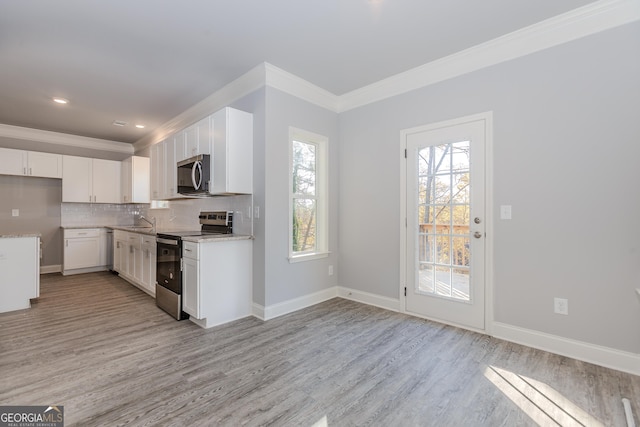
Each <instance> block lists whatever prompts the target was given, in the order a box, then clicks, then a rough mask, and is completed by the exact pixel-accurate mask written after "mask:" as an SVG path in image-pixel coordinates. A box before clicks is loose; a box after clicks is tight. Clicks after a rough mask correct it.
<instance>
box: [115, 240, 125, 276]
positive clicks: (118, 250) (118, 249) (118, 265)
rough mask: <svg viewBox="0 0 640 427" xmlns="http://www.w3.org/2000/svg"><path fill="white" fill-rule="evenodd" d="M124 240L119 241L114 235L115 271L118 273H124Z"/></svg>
mask: <svg viewBox="0 0 640 427" xmlns="http://www.w3.org/2000/svg"><path fill="white" fill-rule="evenodd" d="M123 246H124V245H123V244H122V239H119V238H117V237H116V235H115V234H114V239H113V271H116V272H118V273H120V272H122V250H123V249H122V248H123Z"/></svg>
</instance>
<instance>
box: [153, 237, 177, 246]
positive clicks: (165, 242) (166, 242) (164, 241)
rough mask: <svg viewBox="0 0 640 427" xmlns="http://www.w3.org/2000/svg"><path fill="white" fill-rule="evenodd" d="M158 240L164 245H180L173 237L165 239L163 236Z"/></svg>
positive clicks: (157, 240)
mask: <svg viewBox="0 0 640 427" xmlns="http://www.w3.org/2000/svg"><path fill="white" fill-rule="evenodd" d="M156 242H158V243H162V244H163V245H171V246H178V241H177V240H173V239H163V238H161V237H158V238H157V239H156Z"/></svg>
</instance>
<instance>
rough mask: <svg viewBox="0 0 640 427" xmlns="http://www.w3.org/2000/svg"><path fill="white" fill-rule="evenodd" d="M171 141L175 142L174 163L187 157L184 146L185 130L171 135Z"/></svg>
mask: <svg viewBox="0 0 640 427" xmlns="http://www.w3.org/2000/svg"><path fill="white" fill-rule="evenodd" d="M173 143H174V144H175V153H176V163H177V162H180V161H182V160H184V159H186V158H188V157H191V156H188V155H187V147H186V132H185V131H184V130H182V131H180V132H178V133H176V134H175V135H173Z"/></svg>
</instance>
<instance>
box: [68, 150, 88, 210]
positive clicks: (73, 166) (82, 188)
mask: <svg viewBox="0 0 640 427" xmlns="http://www.w3.org/2000/svg"><path fill="white" fill-rule="evenodd" d="M92 178H93V177H92V174H91V159H90V158H87V157H76V156H62V201H63V202H78V203H90V202H92V201H93V193H92V185H93V184H92Z"/></svg>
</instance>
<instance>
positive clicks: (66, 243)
mask: <svg viewBox="0 0 640 427" xmlns="http://www.w3.org/2000/svg"><path fill="white" fill-rule="evenodd" d="M64 245H65V246H66V247H69V240H68V239H67V240H65V241H64Z"/></svg>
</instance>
